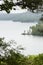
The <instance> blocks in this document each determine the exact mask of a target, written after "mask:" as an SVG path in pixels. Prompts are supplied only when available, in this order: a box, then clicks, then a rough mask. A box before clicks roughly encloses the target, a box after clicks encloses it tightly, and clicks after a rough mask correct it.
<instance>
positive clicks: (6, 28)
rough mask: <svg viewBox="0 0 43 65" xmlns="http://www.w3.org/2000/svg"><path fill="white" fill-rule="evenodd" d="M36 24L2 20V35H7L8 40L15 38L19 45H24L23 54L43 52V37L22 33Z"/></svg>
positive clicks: (0, 31) (0, 27)
mask: <svg viewBox="0 0 43 65" xmlns="http://www.w3.org/2000/svg"><path fill="white" fill-rule="evenodd" d="M35 24H37V23H32V22H30V23H21V22H13V21H0V37H5V39H6V40H15V41H16V43H17V45H21V46H23V47H24V50H23V51H22V54H24V55H31V54H39V53H43V37H40V36H32V35H28V36H23V35H21V33H23V32H24V30H29V27H30V26H33V25H35Z"/></svg>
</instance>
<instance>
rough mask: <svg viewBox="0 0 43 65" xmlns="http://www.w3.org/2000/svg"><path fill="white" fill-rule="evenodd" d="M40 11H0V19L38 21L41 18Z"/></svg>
mask: <svg viewBox="0 0 43 65" xmlns="http://www.w3.org/2000/svg"><path fill="white" fill-rule="evenodd" d="M41 15H42V13H32V12H29V11H27V12H24V13H10V14H7V13H3V12H0V20H13V21H21V22H32V21H33V22H34V21H38V20H39V19H40V18H41Z"/></svg>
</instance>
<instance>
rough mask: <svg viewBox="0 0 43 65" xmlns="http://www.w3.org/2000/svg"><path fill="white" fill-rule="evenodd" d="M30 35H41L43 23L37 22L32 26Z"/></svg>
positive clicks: (42, 34) (42, 33)
mask: <svg viewBox="0 0 43 65" xmlns="http://www.w3.org/2000/svg"><path fill="white" fill-rule="evenodd" d="M32 35H39V36H43V23H38V24H36V26H32Z"/></svg>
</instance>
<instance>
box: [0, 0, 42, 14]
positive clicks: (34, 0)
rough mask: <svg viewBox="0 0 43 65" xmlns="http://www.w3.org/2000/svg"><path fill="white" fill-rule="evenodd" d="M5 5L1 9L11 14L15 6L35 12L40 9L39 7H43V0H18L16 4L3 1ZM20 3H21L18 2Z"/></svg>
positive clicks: (7, 0) (11, 0) (11, 1)
mask: <svg viewBox="0 0 43 65" xmlns="http://www.w3.org/2000/svg"><path fill="white" fill-rule="evenodd" d="M3 1H4V4H2V5H0V9H1V11H2V10H5V11H6V12H7V13H10V11H11V10H12V7H13V6H16V5H18V6H20V7H21V8H28V9H30V11H32V12H34V10H35V9H38V6H39V5H40V6H42V5H43V0H17V3H14V2H13V0H10V1H9V0H3ZM18 1H19V2H18Z"/></svg>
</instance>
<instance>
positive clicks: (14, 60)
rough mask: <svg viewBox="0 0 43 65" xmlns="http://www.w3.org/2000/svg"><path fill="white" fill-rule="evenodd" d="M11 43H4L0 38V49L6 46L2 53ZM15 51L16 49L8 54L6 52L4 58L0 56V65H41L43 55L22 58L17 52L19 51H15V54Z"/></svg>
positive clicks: (42, 64) (42, 63)
mask: <svg viewBox="0 0 43 65" xmlns="http://www.w3.org/2000/svg"><path fill="white" fill-rule="evenodd" d="M11 43H12V44H13V43H15V42H13V41H12V40H11V41H10V42H8V43H7V42H5V41H4V38H0V48H2V47H3V45H4V46H5V44H6V46H5V48H4V49H3V50H4V51H5V49H6V48H7V45H8V44H11ZM19 49H20V48H19ZM15 50H16V49H11V50H9V52H7V50H6V53H4V56H1V55H0V65H43V54H39V55H29V56H24V55H22V54H20V53H19V52H18V51H19V50H18V51H17V50H16V51H17V52H15ZM2 54H3V53H2ZM6 54H7V55H6Z"/></svg>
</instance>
